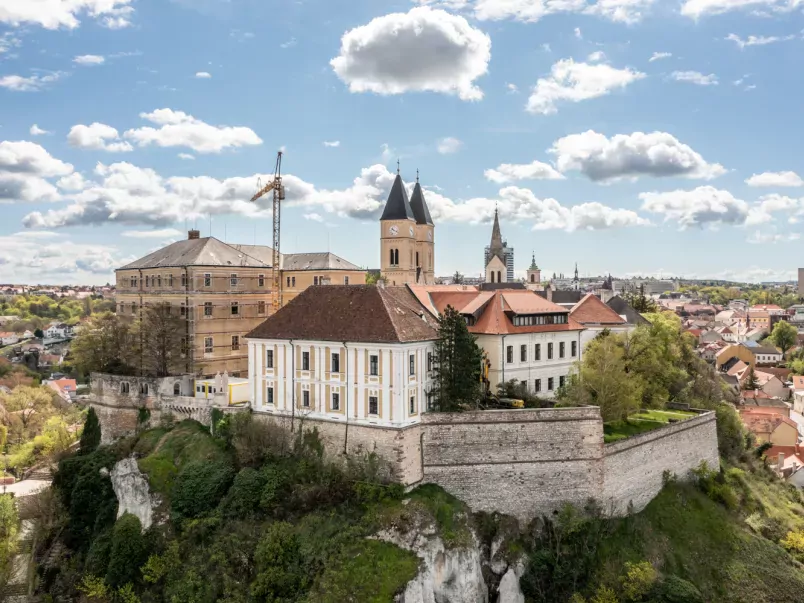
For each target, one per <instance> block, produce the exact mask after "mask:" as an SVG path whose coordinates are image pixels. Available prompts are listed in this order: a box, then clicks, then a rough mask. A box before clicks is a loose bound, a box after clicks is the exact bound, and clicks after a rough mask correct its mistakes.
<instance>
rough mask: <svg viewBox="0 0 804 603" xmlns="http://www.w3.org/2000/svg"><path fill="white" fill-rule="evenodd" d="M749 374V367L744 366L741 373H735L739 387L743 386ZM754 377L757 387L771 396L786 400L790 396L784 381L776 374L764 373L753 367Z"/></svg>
mask: <svg viewBox="0 0 804 603" xmlns="http://www.w3.org/2000/svg"><path fill="white" fill-rule="evenodd" d="M750 374H751V369H750V367H749V368H745V369H743V371H742V372H741V373H738V374H737V379H738V381H739V382H740V387H741V388H745V387H746V382H747V380H748V378H749V376H750ZM754 378H755V379H756V382H757V384H758V385H759V389H761V390H762V391H763V392H765V393H766V394H768V395H769V396H771V397H772V398H780V399H782V400H787V399H788V398H789V397H790V390H789V389H788V388H787V386H786V385H785V384H784V381H782V380H781V379H779V377H777V376H776V375H773V374H771V373H766V372H764V371H762V370H759V369H754Z"/></svg>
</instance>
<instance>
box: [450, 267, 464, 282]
mask: <svg viewBox="0 0 804 603" xmlns="http://www.w3.org/2000/svg"><path fill="white" fill-rule="evenodd" d="M463 279H464V277H463V274H461V273H460V272H458V271H457V270H456V271H455V274H453V275H452V282H453V284H455V285H463Z"/></svg>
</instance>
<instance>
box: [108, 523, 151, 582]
mask: <svg viewBox="0 0 804 603" xmlns="http://www.w3.org/2000/svg"><path fill="white" fill-rule="evenodd" d="M147 560H148V545H147V543H146V541H145V538H144V537H143V535H142V524H141V523H140V520H139V519H137V517H136V516H134V515H131V514H130V513H126V514H124V515H123V516H122V517H121V518H120V519H118V520H117V523H115V524H114V529H113V530H112V545H111V550H110V552H109V569H108V570H107V571H106V583H107V584H108V585H109V586H111V587H113V588H119V587H121V586H123V585H124V584H127V583H129V582H136V581H137V579H138V578H139V577H140V567H142V566H143V565H145V562H146V561H147Z"/></svg>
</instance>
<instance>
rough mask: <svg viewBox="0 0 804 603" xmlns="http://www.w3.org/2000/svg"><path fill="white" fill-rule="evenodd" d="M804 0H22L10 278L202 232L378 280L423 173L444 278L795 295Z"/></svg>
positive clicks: (6, 134) (2, 170)
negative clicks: (391, 198) (657, 283)
mask: <svg viewBox="0 0 804 603" xmlns="http://www.w3.org/2000/svg"><path fill="white" fill-rule="evenodd" d="M802 11H804V0H680V1H664V0H446V1H443V2H438V1H435V0H397V1H387V0H0V218H2V219H0V282H17V283H20V282H25V283H32V284H33V283H53V284H69V283H86V284H102V283H105V282H107V281H113V271H114V269H115V268H117V267H120V266H122V265H124V264H125V263H127V262H129V261H133V260H134V259H136V258H138V257H141V256H143V255H145V254H147V253H149V252H151V251H153V250H155V249H158V248H159V247H161V246H163V245H165V244H168V243H170V242H173V241H177V240H180V239H183V238H185V237H186V231H187V230H188V229H189V228H198V229H199V230H200V231H201V235H202V236H208V235H210V234H211V235H212V236H215V237H217V238H219V239H221V240H225V241H228V242H232V243H248V244H251V243H257V244H264V245H270V244H271V241H272V234H271V208H270V199H265V200H263V201H261V202H258V203H254V204H252V203H250V202H249V199H250V197H251V196H252V195H253V193H254V192H255V191H256V190H257V185H258V180H259V179H260V178H262V181H263V182H265V180H266V178H268V177H270V174H272V173H273V169H274V163H275V159H276V152H277V150H279V149H282V150H283V151H284V155H283V164H282V165H283V174H284V183H285V186H286V191H287V199H286V201H285V206H284V209H283V212H282V245H281V250H282V251H283V252H284V253H294V252H313V251H327V250H329V251H332V252H333V253H336V254H338V255H339V256H341V257H343V258H345V259H347V260H349V261H351V262H353V263H355V264H357V265H360V266H363V267H368V268H378V267H379V262H380V258H379V235H380V227H379V222H378V220H379V215H380V213H381V212H382V207H383V205H384V202H385V198H386V196H387V193H388V191H389V189H390V186H391V184H392V182H393V179H394V177H395V175H396V170H397V161H398V162H399V166H400V173H401V175H402V177H403V179H404V180H405V182H406V183H407V184H408V186H410V187H412V186H413V184H414V183H415V179H416V173H417V170H418V172H419V178H420V182H421V184H422V186H423V187H424V189H425V198H426V200H427V202H428V205H429V207H430V211H431V213H432V215H433V218H434V221H435V223H436V230H435V233H436V236H435V240H436V256H435V262H436V266H435V268H436V275H450V274H452V273H454V272H455V271H456V270H457V271H460V272H462V273H464V274H466V275H471V276H477V275H480V274H481V273H482V271H483V268H484V267H483V265H482V264H483V260H482V258H483V247H484V246H485V245H487V244H488V242H489V239H490V236H491V222H492V219H493V215H494V211H495V208H497V209H498V211H499V213H500V221H501V226H502V233H503V237H504V238H505V239H506V240H507V241H508V244H509V246H512V247H514V248H515V250H516V251H515V258H516V271H517V274H518V275H521V276H524V273H525V270H526V269H527V268H528V266H529V264H530V260H531V255H532V254H534V255H535V258H536V262H537V263H538V264H539V266H540V267H541V268H542V270H543V274H545V275H547V276H550V275H552V274H553V273H554V272H555V273H565V274H569V273H571V272H572V271H573V269H574V265H575V263H576V262H577V263H578V266H579V270H580V273H581V275H582V276H585V275H598V274H607V273H611V274H614V275H617V276H633V275H655V276H665V277H668V276H682V277H686V278H721V279H731V280H747V281H769V280H786V279H793V278H795V275H796V270H797V268H798V266H799V265H800V264H801V261H800V260H798V259H797V255H796V251H797V249H799V248H800V245H801V244H802V242H804V241H802V239H801V233H802V224H804V222H802V220H804V165H802V153H801V150H800V145H801V140H803V139H804V122H803V121H802V119H801V98H802V93H803V92H804V81H803V80H802V69H801V67H802V65H804V61H802V58H804V31H802V30H804V16H803V14H802Z"/></svg>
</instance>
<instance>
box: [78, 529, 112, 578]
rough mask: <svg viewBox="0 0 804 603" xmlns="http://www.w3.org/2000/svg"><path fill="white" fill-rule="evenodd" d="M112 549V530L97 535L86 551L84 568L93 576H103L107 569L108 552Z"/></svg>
mask: <svg viewBox="0 0 804 603" xmlns="http://www.w3.org/2000/svg"><path fill="white" fill-rule="evenodd" d="M111 550H112V531H111V530H107V531H105V532H103V533H101V534H99V535H97V536H96V537H95V538H94V540H93V541H92V544H91V545H90V547H89V551H88V552H87V559H86V563H85V565H84V570H85V571H86V572H88V573H90V574H92V575H93V576H105V575H106V571H107V570H108V569H109V554H110V553H111Z"/></svg>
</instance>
